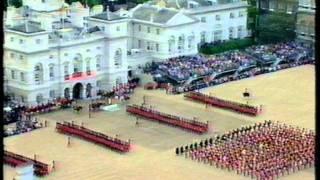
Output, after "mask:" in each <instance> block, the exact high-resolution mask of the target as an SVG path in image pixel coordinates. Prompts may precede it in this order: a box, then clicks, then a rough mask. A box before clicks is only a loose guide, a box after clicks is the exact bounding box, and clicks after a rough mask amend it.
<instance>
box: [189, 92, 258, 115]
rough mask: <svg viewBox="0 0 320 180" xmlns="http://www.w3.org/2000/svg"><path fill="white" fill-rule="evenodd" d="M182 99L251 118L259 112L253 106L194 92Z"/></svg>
mask: <svg viewBox="0 0 320 180" xmlns="http://www.w3.org/2000/svg"><path fill="white" fill-rule="evenodd" d="M184 97H186V98H188V99H192V100H194V101H197V102H202V103H205V104H210V105H212V106H216V107H220V108H223V109H228V110H232V111H236V112H240V113H244V114H248V115H252V116H257V115H258V114H259V112H260V111H259V109H258V108H257V107H254V106H250V105H247V104H242V103H238V102H232V101H227V100H224V99H220V98H217V97H213V96H208V95H205V94H202V93H199V92H194V91H192V92H189V93H187V94H185V95H184Z"/></svg>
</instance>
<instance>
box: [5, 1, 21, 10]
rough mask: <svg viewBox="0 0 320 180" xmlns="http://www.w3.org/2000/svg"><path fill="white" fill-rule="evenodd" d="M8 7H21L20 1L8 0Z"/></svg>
mask: <svg viewBox="0 0 320 180" xmlns="http://www.w3.org/2000/svg"><path fill="white" fill-rule="evenodd" d="M5 1H6V0H5ZM9 6H14V7H15V8H19V7H21V6H22V0H9Z"/></svg>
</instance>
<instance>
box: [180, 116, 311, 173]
mask: <svg viewBox="0 0 320 180" xmlns="http://www.w3.org/2000/svg"><path fill="white" fill-rule="evenodd" d="M183 153H185V156H186V157H189V158H191V159H193V160H197V161H201V162H204V163H209V164H210V165H215V166H216V167H219V168H222V169H228V170H229V171H231V170H233V171H236V172H237V173H238V174H243V175H245V176H251V177H252V178H257V179H275V178H276V177H279V176H282V175H285V174H290V173H293V172H295V171H298V170H302V169H304V168H308V167H312V166H313V164H314V161H315V156H314V153H315V133H314V131H310V130H306V129H304V128H303V129H301V128H296V127H292V126H288V125H285V124H279V123H278V122H277V123H274V122H272V121H265V122H264V123H256V124H254V125H253V126H246V127H242V128H240V129H239V128H238V129H235V130H232V131H230V132H228V133H226V134H223V135H221V136H217V137H216V138H214V139H213V138H209V139H206V140H204V141H201V142H200V143H199V145H198V143H194V144H191V145H189V146H185V147H183V146H182V147H180V148H176V154H177V155H179V154H183Z"/></svg>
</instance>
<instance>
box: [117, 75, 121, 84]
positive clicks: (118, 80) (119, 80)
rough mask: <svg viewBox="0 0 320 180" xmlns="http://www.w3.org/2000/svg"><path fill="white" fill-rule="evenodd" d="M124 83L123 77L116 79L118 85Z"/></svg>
mask: <svg viewBox="0 0 320 180" xmlns="http://www.w3.org/2000/svg"><path fill="white" fill-rule="evenodd" d="M121 83H122V78H121V77H117V79H116V85H119V84H121Z"/></svg>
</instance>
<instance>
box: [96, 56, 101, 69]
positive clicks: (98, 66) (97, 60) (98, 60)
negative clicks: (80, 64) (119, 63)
mask: <svg viewBox="0 0 320 180" xmlns="http://www.w3.org/2000/svg"><path fill="white" fill-rule="evenodd" d="M96 69H97V71H100V70H101V55H98V56H97V57H96Z"/></svg>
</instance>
